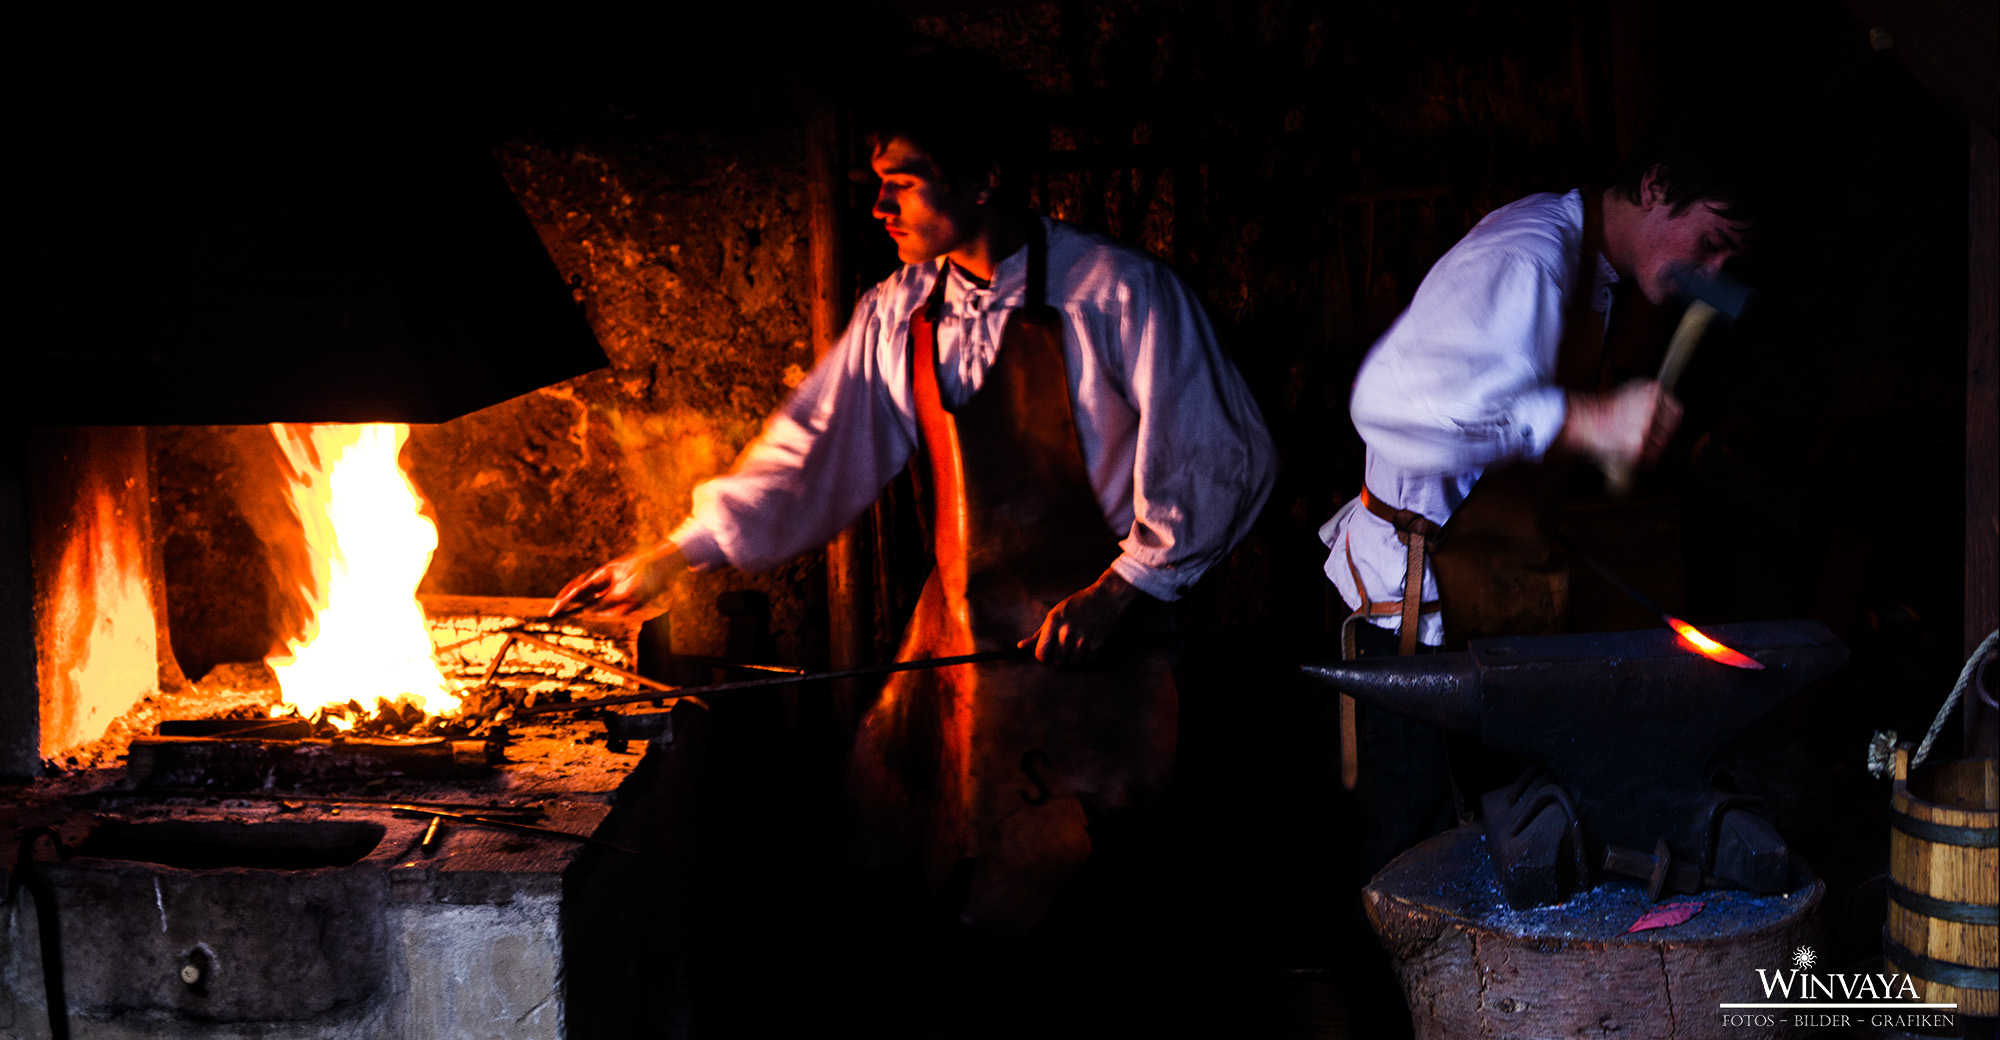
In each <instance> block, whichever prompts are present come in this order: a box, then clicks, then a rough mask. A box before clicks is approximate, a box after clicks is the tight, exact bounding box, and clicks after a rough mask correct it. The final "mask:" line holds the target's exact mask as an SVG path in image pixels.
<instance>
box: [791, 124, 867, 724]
mask: <svg viewBox="0 0 2000 1040" xmlns="http://www.w3.org/2000/svg"><path fill="white" fill-rule="evenodd" d="M845 159H846V149H845V148H844V147H842V138H841V125H840V113H839V109H838V108H837V106H836V105H835V104H834V103H833V102H832V101H831V100H829V99H828V98H827V97H826V96H825V94H824V93H821V94H819V95H816V98H815V101H814V105H813V113H812V122H811V124H810V125H809V126H808V127H807V130H806V161H807V165H808V167H809V170H808V175H807V178H808V182H807V187H806V206H807V209H808V211H809V218H810V239H811V241H810V251H811V252H810V256H811V261H810V262H811V266H812V310H811V316H810V317H811V324H812V340H813V357H814V358H815V359H819V358H823V357H825V356H826V354H827V352H828V351H830V350H832V349H833V347H834V345H835V344H836V343H837V342H839V339H840V334H841V332H842V330H843V329H845V328H846V327H847V317H848V310H849V306H850V303H851V300H850V299H849V292H848V287H847V267H846V256H845V250H844V248H843V243H842V234H841V230H842V223H843V221H842V217H843V215H844V210H845V208H846V207H845V203H846V201H847V163H846V161H845ZM867 522H868V521H867V518H866V517H864V518H863V519H861V520H859V521H856V523H855V524H854V526H853V527H850V528H848V529H847V530H845V531H842V532H841V533H840V534H839V535H838V536H837V537H835V538H834V540H833V541H832V542H831V543H829V544H828V545H827V547H826V613H827V628H828V632H827V642H828V644H829V645H828V657H829V659H830V660H829V663H830V664H831V665H832V667H833V668H834V669H836V670H838V669H847V668H859V667H861V666H862V665H865V664H871V663H873V661H872V658H873V656H874V655H873V650H874V633H873V629H872V622H873V620H874V613H875V601H874V593H873V591H872V586H871V583H870V574H869V572H870V570H871V569H872V563H871V561H870V558H869V552H868V548H869V545H870V542H871V540H872V536H871V535H869V534H868V533H867V532H865V531H862V530H860V529H861V528H863V527H864V526H865V525H866V524H867ZM856 696H857V692H856V689H855V687H854V685H853V684H852V683H843V684H840V685H838V686H837V687H836V688H835V690H834V693H833V697H834V718H835V720H836V722H837V723H838V724H839V725H840V726H841V727H842V728H843V730H846V729H852V728H853V726H854V724H855V721H856V719H855V713H856V710H857V704H856Z"/></svg>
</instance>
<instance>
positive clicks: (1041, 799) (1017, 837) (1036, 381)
mask: <svg viewBox="0 0 2000 1040" xmlns="http://www.w3.org/2000/svg"><path fill="white" fill-rule="evenodd" d="M1028 223H1029V225H1030V240H1029V243H1028V290H1027V301H1026V304H1027V305H1026V306H1025V307H1023V308H1022V309H1020V310H1017V311H1015V312H1014V313H1012V314H1011V315H1009V316H1008V319H1007V324H1006V328H1005V332H1004V334H1003V335H1002V338H1001V341H1000V350H999V353H998V354H997V355H996V356H995V358H994V360H993V364H992V366H991V367H990V368H989V369H987V372H986V377H985V380H984V382H983V383H982V384H981V385H980V388H979V390H978V392H977V393H975V394H974V395H973V396H972V398H971V399H970V400H968V401H966V402H965V403H964V404H962V405H960V406H959V407H958V408H957V409H956V410H953V409H950V408H948V407H947V406H946V405H945V404H944V402H943V399H942V397H941V396H940V394H939V390H938V379H937V336H936V325H935V324H934V317H935V313H936V308H937V307H938V306H939V305H941V303H942V301H943V295H944V292H943V290H944V280H945V277H946V276H945V275H944V274H942V273H941V274H940V275H939V278H938V286H937V288H936V289H935V290H933V292H932V294H931V298H930V299H929V300H928V301H927V302H926V304H925V306H924V308H923V309H922V310H921V311H920V312H919V313H918V314H917V315H915V316H914V317H913V318H912V319H911V322H910V330H911V331H910V351H911V354H910V365H909V367H910V371H911V384H912V390H913V395H914V400H915V403H916V412H917V428H918V432H919V441H920V447H919V452H918V456H917V463H916V465H915V467H914V469H915V474H916V476H917V477H918V478H919V479H918V485H919V487H918V493H919V500H920V503H921V505H922V507H923V508H924V509H925V511H926V512H927V513H928V515H929V516H930V517H931V520H932V522H931V525H930V535H931V538H932V541H933V543H934V546H935V550H936V566H935V567H934V569H933V570H932V571H931V574H930V576H929V578H928V580H927V581H926V582H925V584H924V588H923V592H922V594H921V595H920V596H919V599H918V602H917V607H916V611H915V614H914V615H913V616H912V618H911V620H910V623H909V627H908V628H907V629H905V631H904V633H903V641H902V645H901V647H900V648H899V650H898V652H897V658H896V659H897V660H899V661H908V660H916V659H920V658H927V657H941V656H947V655H956V654H968V653H974V652H978V651H986V650H1002V649H1008V648H1011V647H1013V646H1015V644H1016V643H1018V642H1019V641H1020V640H1021V639H1023V638H1025V637H1026V636H1028V635H1029V634H1031V633H1033V632H1034V631H1035V630H1036V629H1037V628H1039V627H1040V626H1041V623H1042V620H1043V618H1045V617H1046V616H1047V615H1048V612H1049V610H1050V609H1051V608H1053V607H1054V606H1055V605H1056V604H1057V603H1059V602H1061V601H1062V600H1063V599H1064V598H1066V597H1068V596H1070V595H1071V594H1073V593H1075V592H1078V591H1080V590H1082V589H1083V588H1084V587H1086V586H1088V585H1089V584H1091V583H1092V582H1094V581H1096V580H1097V578H1098V577H1099V576H1100V575H1101V574H1103V573H1104V570H1105V568H1106V567H1108V566H1109V565H1110V563H1111V561H1112V560H1113V559H1115V558H1116V557H1117V555H1118V551H1119V550H1118V541H1117V539H1116V538H1115V537H1114V536H1113V535H1112V534H1111V532H1110V530H1109V529H1108V528H1107V527H1106V525H1105V522H1104V511H1103V509H1102V508H1101V507H1100V506H1099V505H1098V502H1097V496H1096V494H1095V492H1094V491H1093V490H1092V489H1091V485H1090V481H1089V479H1088V476H1087V473H1086V470H1085V468H1084V463H1083V455H1082V452H1081V450H1080V449H1079V448H1078V445H1077V439H1076V423H1075V420H1074V417H1073V416H1072V415H1071V412H1070V398H1069V380H1068V377H1067V366H1066V365H1065V363H1064V360H1063V326H1062V317H1061V315H1060V313H1059V312H1057V311H1056V310H1055V309H1053V308H1051V307H1049V306H1048V305H1047V302H1046V301H1047V296H1046V291H1047V290H1046V279H1047V275H1046V270H1045V269H1046V266H1047V250H1046V244H1045V242H1044V241H1043V234H1044V232H1043V229H1042V225H1041V221H1040V220H1039V218H1035V217H1032V216H1031V217H1030V218H1029V220H1028ZM1147 604H1151V606H1152V607H1153V608H1159V607H1161V606H1162V605H1160V604H1157V602H1156V601H1152V600H1150V599H1149V598H1147V597H1143V596H1142V597H1141V605H1140V606H1137V607H1135V614H1136V615H1138V616H1133V615H1128V618H1127V621H1126V625H1125V628H1126V629H1127V630H1130V629H1131V628H1133V627H1134V626H1135V624H1136V625H1144V624H1145V623H1146V621H1147V620H1148V619H1147V618H1146V617H1145V616H1144V615H1145V613H1146V612H1147V610H1148V609H1149V608H1148V607H1147V606H1146V605H1147ZM1177 721H1178V699H1177V694H1176V692H1175V688H1174V684H1173V678H1172V675H1171V673H1170V672H1169V670H1168V662H1167V659H1166V656H1165V654H1164V652H1162V651H1142V652H1128V653H1122V654H1120V653H1113V652H1106V653H1105V654H1103V655H1101V658H1100V660H1098V661H1094V662H1093V663H1091V664H1089V665H1083V666H1067V667H1053V666H1049V665H1044V664H1039V663H1037V662H1035V661H1032V660H1023V661H999V662H991V663H985V664H978V665H959V666H954V667H950V668H940V669H930V670H923V671H911V672H902V673H898V674H896V675H894V676H891V677H890V679H889V680H888V682H887V683H886V684H885V685H884V687H883V690H882V694H881V697H880V699H879V700H878V701H877V702H876V704H875V706H874V707H873V708H872V709H871V710H870V711H869V713H868V715H867V716H866V717H865V718H864V719H863V720H862V724H861V730H860V733H859V735H858V737H857V740H856V744H855V749H854V755H853V758H852V760H851V762H850V765H849V772H848V790H849V795H850V797H851V799H852V803H853V809H854V810H855V812H856V815H857V817H858V819H857V821H856V822H857V825H858V826H857V827H856V830H855V833H856V837H857V841H858V842H859V847H858V848H857V850H856V852H857V854H858V858H859V859H860V860H861V861H862V862H864V863H868V864H873V865H884V864H889V863H895V862H906V861H908V860H909V859H911V858H916V859H918V861H919V862H921V863H922V865H923V868H924V873H925V876H926V879H927V881H928V882H929V883H930V885H931V887H932V888H933V889H934V890H936V889H939V888H942V887H944V885H945V882H946V880H947V879H948V878H950V877H951V876H952V875H953V873H954V872H955V871H959V870H965V871H967V872H968V874H969V878H968V879H967V880H968V881H969V886H970V887H969V889H968V890H967V893H966V897H965V905H964V907H963V910H962V912H961V917H962V919H963V920H965V922H966V923H968V924H970V925H972V926H974V927H977V928H981V929H982V930H986V931H990V932H994V933H999V934H1018V933H1020V932H1023V931H1025V930H1027V929H1028V928H1029V927H1032V926H1033V925H1034V924H1035V923H1036V922H1038V921H1040V920H1041V919H1042V917H1043V916H1044V915H1045V914H1046V913H1047V911H1048V907H1049V904H1050V901H1051V900H1052V899H1053V897H1054V895H1055V893H1056V891H1057V890H1058V889H1059V888H1060V887H1061V886H1062V885H1063V883H1064V882H1065V881H1067V880H1068V879H1069V878H1070V877H1071V876H1072V875H1073V874H1075V873H1076V871H1077V869H1078V868H1079V867H1081V866H1082V865H1083V862H1084V860H1085V859H1086V858H1087V857H1088V856H1089V854H1090V849H1091V839H1090V831H1089V818H1088V816H1087V814H1086V809H1088V810H1091V811H1093V812H1094V811H1099V810H1104V809H1114V808H1120V807H1124V806H1127V805H1130V804H1133V803H1135V802H1143V801H1145V800H1147V798H1148V797H1149V796H1150V795H1153V794H1155V793H1156V792H1159V791H1160V790H1162V789H1163V788H1164V786H1165V784H1166V781H1167V778H1168V775H1169V774H1170V772H1171V771H1172V768H1173V759H1174V747H1175V738H1176V726H1177Z"/></svg>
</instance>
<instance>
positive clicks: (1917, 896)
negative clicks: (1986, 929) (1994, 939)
mask: <svg viewBox="0 0 2000 1040" xmlns="http://www.w3.org/2000/svg"><path fill="white" fill-rule="evenodd" d="M1889 898H1890V899H1892V900H1894V901H1895V902H1896V905H1898V906H1900V907H1902V908H1903V909H1905V910H1908V911H1910V912H1911V913H1913V914H1919V915H1921V916H1924V917H1930V918H1935V919H1936V920H1939V921H1955V922H1957V923H1959V924H1987V925H2000V906H1988V905H1986V904H1984V903H1954V902H1952V901H1951V900H1949V899H1939V898H1938V897H1936V896H1927V895H1925V894H1923V893H1922V892H1912V891H1910V890H1909V889H1907V888H1904V887H1903V886H1902V885H1900V884H1898V883H1896V880H1895V879H1894V878H1891V879H1890V880H1889Z"/></svg>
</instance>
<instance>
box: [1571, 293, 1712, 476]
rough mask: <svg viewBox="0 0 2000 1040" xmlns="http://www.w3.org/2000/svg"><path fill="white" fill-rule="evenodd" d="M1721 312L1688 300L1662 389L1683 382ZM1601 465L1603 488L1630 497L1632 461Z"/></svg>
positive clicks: (1663, 369)
mask: <svg viewBox="0 0 2000 1040" xmlns="http://www.w3.org/2000/svg"><path fill="white" fill-rule="evenodd" d="M1719 313H1721V312H1720V311H1717V310H1716V309H1715V308H1714V307H1711V306H1709V305H1708V304H1706V303H1703V302H1702V301H1700V300H1696V301H1694V302H1693V303H1690V304H1688V307H1687V311H1686V313H1684V314H1682V315H1681V323H1680V324H1679V325H1678V326H1676V327H1675V328H1674V338H1673V339H1671V340H1668V341H1667V356H1666V357H1664V358H1662V359H1661V360H1660V376H1659V380H1658V381H1659V384H1660V389H1662V390H1668V391H1671V390H1672V389H1673V388H1674V384H1675V383H1678V382H1680V380H1681V373H1682V372H1683V371H1685V370H1686V369H1687V366H1688V362H1689V361H1691V360H1693V358H1694V348H1696V347H1698V346H1700V345H1701V337H1702V336H1703V335H1704V334H1706V333H1707V332H1708V326H1709V325H1710V323H1712V322H1714V321H1715V316H1716V315H1717V314H1719ZM1598 468H1600V469H1602V470H1604V488H1605V490H1606V491H1608V492H1610V494H1611V497H1612V498H1618V499H1623V498H1629V497H1631V494H1632V467H1631V466H1630V465H1626V464H1621V463H1616V462H1600V463H1598Z"/></svg>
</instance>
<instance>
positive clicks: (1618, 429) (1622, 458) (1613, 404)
mask: <svg viewBox="0 0 2000 1040" xmlns="http://www.w3.org/2000/svg"><path fill="white" fill-rule="evenodd" d="M1680 424H1681V403H1680V402H1679V401H1677V400H1675V399H1674V395H1673V394H1671V393H1668V392H1667V389H1666V388H1665V387H1663V386H1661V385H1660V384H1659V383H1657V382H1654V381H1653V380H1651V379H1634V380H1632V381H1631V382H1628V383H1626V384H1624V385H1623V386H1620V387H1618V388H1617V389H1616V390H1613V391H1611V392H1610V393H1608V394H1581V393H1571V394H1570V395H1569V414H1568V416H1567V417H1566V418H1564V419H1563V426H1562V430H1561V432H1559V433H1557V434H1556V446H1557V447H1558V448H1564V449H1567V450H1569V451H1573V452H1577V453H1579V454H1582V455H1588V456H1590V457H1591V458H1593V459H1596V460H1597V461H1599V462H1602V463H1605V464H1607V465H1611V466H1622V467H1627V468H1629V467H1631V466H1633V465H1635V464H1637V463H1639V462H1642V461H1643V462H1651V461H1652V460H1654V459H1656V458H1658V457H1659V456H1660V453H1661V452H1663V451H1665V450H1667V445H1668V444H1670V443H1672V441H1673V439H1674V431H1675V430H1676V429H1679V428H1680Z"/></svg>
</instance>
